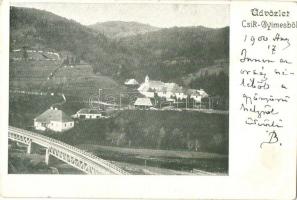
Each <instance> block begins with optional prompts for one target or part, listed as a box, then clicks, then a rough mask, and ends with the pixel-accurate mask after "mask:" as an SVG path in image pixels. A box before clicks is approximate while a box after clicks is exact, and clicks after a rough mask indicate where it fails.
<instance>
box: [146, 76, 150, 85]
mask: <svg viewBox="0 0 297 200" xmlns="http://www.w3.org/2000/svg"><path fill="white" fill-rule="evenodd" d="M148 82H150V78H149V76H148V75H146V76H145V83H148Z"/></svg>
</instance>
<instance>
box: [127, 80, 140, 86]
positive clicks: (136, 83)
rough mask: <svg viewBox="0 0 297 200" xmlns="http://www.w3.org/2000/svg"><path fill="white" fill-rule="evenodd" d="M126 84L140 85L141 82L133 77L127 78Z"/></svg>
mask: <svg viewBox="0 0 297 200" xmlns="http://www.w3.org/2000/svg"><path fill="white" fill-rule="evenodd" d="M125 85H127V86H137V85H139V83H138V81H137V80H135V79H134V78H133V79H127V80H126V81H125Z"/></svg>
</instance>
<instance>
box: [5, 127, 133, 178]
mask: <svg viewBox="0 0 297 200" xmlns="http://www.w3.org/2000/svg"><path fill="white" fill-rule="evenodd" d="M9 130H10V131H15V132H19V133H22V134H24V135H27V136H28V137H35V139H43V141H44V142H46V143H48V141H50V142H52V143H54V144H56V145H59V146H62V147H63V148H66V149H69V150H71V151H73V152H75V153H79V154H82V155H84V156H85V157H87V158H88V159H90V160H92V161H93V162H95V163H97V164H100V165H102V164H103V165H105V166H107V167H109V168H111V169H113V170H114V171H116V172H120V173H121V174H126V175H128V174H129V173H128V172H126V171H124V170H122V169H121V168H119V167H117V166H116V165H114V164H112V163H110V162H108V161H106V160H104V159H102V158H99V157H98V156H96V155H94V154H92V153H89V152H86V151H84V150H81V149H79V148H76V147H74V146H71V145H69V144H66V143H64V142H61V141H59V140H56V139H53V138H50V137H47V136H44V135H41V134H37V133H34V132H31V131H27V130H23V129H19V128H15V127H11V126H9Z"/></svg>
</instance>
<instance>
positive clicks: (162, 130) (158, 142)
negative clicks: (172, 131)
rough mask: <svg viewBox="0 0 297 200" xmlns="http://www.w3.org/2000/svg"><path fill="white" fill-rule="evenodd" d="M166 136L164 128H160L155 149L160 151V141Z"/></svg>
mask: <svg viewBox="0 0 297 200" xmlns="http://www.w3.org/2000/svg"><path fill="white" fill-rule="evenodd" d="M165 135H166V131H165V129H164V127H161V129H160V131H159V135H158V141H157V148H158V149H160V147H161V144H162V140H163V138H164V137H165Z"/></svg>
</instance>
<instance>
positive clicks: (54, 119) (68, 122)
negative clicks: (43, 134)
mask: <svg viewBox="0 0 297 200" xmlns="http://www.w3.org/2000/svg"><path fill="white" fill-rule="evenodd" d="M34 127H35V129H36V130H41V131H45V130H52V131H55V132H63V131H66V130H69V129H71V128H73V127H74V120H73V119H72V118H71V117H69V116H68V115H66V114H65V113H64V112H63V111H62V110H59V109H57V108H53V107H51V108H50V109H48V110H46V111H45V112H43V113H42V114H41V115H39V116H37V117H36V118H35V119H34Z"/></svg>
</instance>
